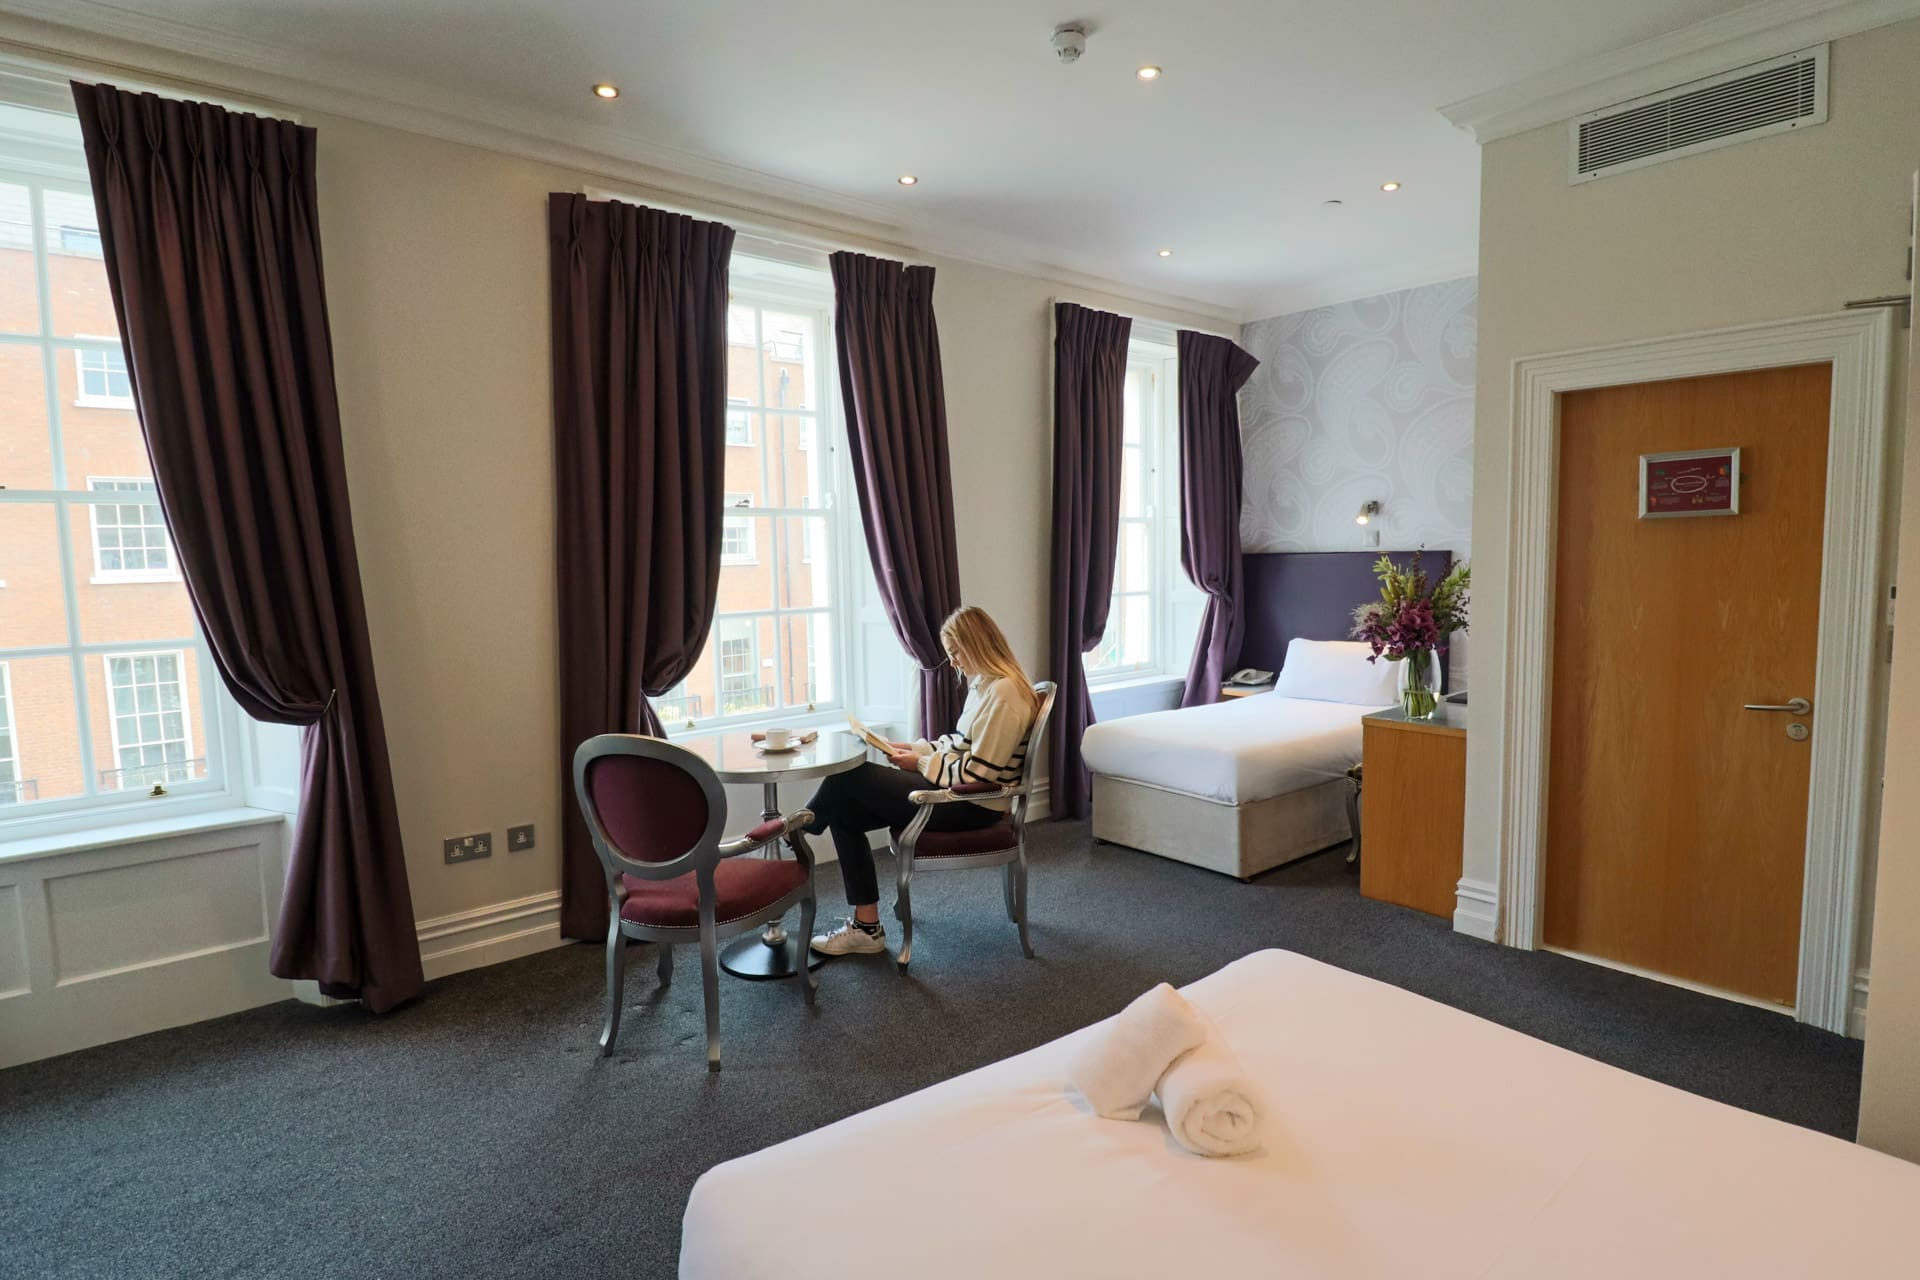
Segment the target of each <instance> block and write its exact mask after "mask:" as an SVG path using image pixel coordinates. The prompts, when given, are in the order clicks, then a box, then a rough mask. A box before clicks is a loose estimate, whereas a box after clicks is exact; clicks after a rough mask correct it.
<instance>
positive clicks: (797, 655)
mask: <svg viewBox="0 0 1920 1280" xmlns="http://www.w3.org/2000/svg"><path fill="white" fill-rule="evenodd" d="M782 625H783V627H784V628H785V630H784V631H783V632H782V637H783V639H784V640H785V644H783V645H782V646H781V662H782V664H783V665H784V667H785V670H784V671H783V672H782V673H781V680H782V690H781V692H782V694H783V695H784V697H785V700H786V705H787V706H789V707H800V708H805V707H809V706H825V705H827V704H828V703H832V702H835V701H837V700H838V699H839V696H840V694H839V690H838V686H837V684H836V683H835V680H834V669H833V620H832V618H831V617H829V616H828V615H827V614H824V613H813V614H802V615H800V616H797V617H789V618H785V619H782Z"/></svg>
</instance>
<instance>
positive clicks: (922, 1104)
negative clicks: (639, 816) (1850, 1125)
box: [680, 951, 1920, 1280]
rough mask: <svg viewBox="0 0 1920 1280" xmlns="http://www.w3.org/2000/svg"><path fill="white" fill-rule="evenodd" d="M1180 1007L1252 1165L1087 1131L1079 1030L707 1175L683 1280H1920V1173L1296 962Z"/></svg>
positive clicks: (686, 1247) (1226, 982) (1162, 1134)
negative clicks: (1254, 1136) (1218, 1058)
mask: <svg viewBox="0 0 1920 1280" xmlns="http://www.w3.org/2000/svg"><path fill="white" fill-rule="evenodd" d="M1186 994H1187V996H1188V998H1189V999H1191V1000H1192V1001H1193V1002H1194V1003H1195V1004H1196V1005H1198V1006H1199V1007H1200V1009H1201V1010H1202V1011H1204V1012H1205V1013H1206V1014H1208V1015H1209V1016H1210V1017H1211V1018H1212V1019H1213V1020H1214V1022H1215V1024H1216V1025H1217V1026H1218V1027H1219V1030H1220V1032H1221V1034H1222V1035H1223V1036H1224V1037H1225V1038H1226V1039H1227V1041H1228V1042H1229V1043H1230V1044H1231V1045H1232V1046H1233V1048H1234V1050H1235V1051H1236V1052H1237V1053H1238V1054H1239V1056H1240V1058H1241V1060H1242V1062H1243V1063H1244V1065H1245V1066H1246V1067H1247V1069H1248V1072H1249V1074H1250V1075H1252V1076H1253V1077H1254V1078H1255V1079H1256V1080H1257V1081H1258V1082H1259V1084H1260V1087H1261V1088H1262V1089H1263V1090H1264V1091H1265V1093H1266V1095H1267V1098H1268V1099H1269V1105H1268V1113H1267V1122H1266V1130H1267V1141H1266V1149H1265V1151H1264V1152H1263V1153H1260V1154H1257V1155H1253V1156H1248V1157H1243V1158H1241V1159H1237V1160H1204V1159H1201V1158H1199V1157H1197V1156H1193V1155H1189V1154H1187V1153H1186V1152H1185V1151H1183V1150H1181V1149H1180V1148H1178V1147H1176V1146H1174V1145H1173V1144H1172V1142H1171V1140H1170V1139H1169V1138H1168V1136H1167V1133H1166V1130H1165V1127H1164V1125H1163V1124H1162V1123H1160V1121H1159V1119H1158V1115H1157V1113H1156V1112H1154V1111H1153V1110H1151V1109H1150V1110H1149V1111H1148V1113H1147V1115H1146V1116H1145V1117H1143V1118H1142V1119H1141V1120H1140V1121H1133V1122H1127V1121H1113V1120H1098V1119H1096V1118H1094V1117H1093V1116H1092V1115H1091V1114H1090V1113H1089V1112H1088V1111H1087V1109H1086V1105H1085V1103H1084V1102H1082V1101H1080V1100H1079V1098H1078V1097H1077V1095H1074V1094H1073V1093H1071V1092H1070V1091H1069V1090H1068V1088H1067V1086H1066V1064H1067V1062H1068V1061H1070V1059H1071V1055H1072V1053H1073V1051H1074V1049H1075V1047H1076V1046H1077V1045H1078V1044H1079V1043H1080V1042H1081V1040H1082V1039H1083V1038H1084V1037H1086V1036H1088V1035H1090V1034H1092V1029H1091V1028H1089V1029H1087V1030H1082V1031H1079V1032H1076V1033H1074V1034H1072V1035H1069V1036H1067V1037H1065V1038H1063V1039H1060V1040H1056V1041H1054V1042H1053V1043H1051V1044H1047V1045H1043V1046H1041V1047H1040V1048H1038V1049H1034V1050H1032V1051H1030V1052H1028V1053H1023V1054H1021V1055H1019V1056H1017V1057H1014V1058H1009V1059H1007V1060H1005V1061H1003V1062H999V1063H995V1064H994V1065H992V1066H989V1067H985V1068H982V1069H981V1070H979V1071H974V1072H971V1073H969V1074H967V1075H963V1076H960V1077H958V1078H956V1079H953V1080H949V1081H947V1082H946V1083H944V1084H940V1085H936V1086H934V1087H933V1088H930V1089H926V1090H923V1091H922V1092H920V1093H916V1094H912V1095H909V1096H908V1097H905V1098H901V1099H898V1100H896V1101H894V1102H891V1103H888V1104H886V1105H884V1106H881V1107H876V1108H874V1109H873V1110H871V1111H867V1112H863V1113H861V1114H859V1115H856V1116H852V1117H850V1118H848V1119H846V1120H843V1121H840V1122H839V1123H837V1124H833V1125H829V1126H827V1127H826V1128H823V1129H820V1130H817V1131H815V1132H813V1133H809V1134H806V1135H803V1136H802V1137H799V1138H795V1139H793V1140H792V1141H789V1142H785V1143H781V1144H780V1145H778V1146H775V1147H770V1148H768V1149H767V1150H765V1151H761V1152H758V1153H756V1154H754V1155H750V1156H746V1157H744V1158H742V1159H738V1160H733V1161H729V1162H727V1163H725V1164H722V1165H719V1166H717V1167H715V1168H713V1169H711V1170H709V1171H708V1172H707V1174H706V1175H705V1176H704V1177H702V1178H701V1179H700V1181H699V1183H698V1184H697V1185H696V1186H695V1187H694V1189H693V1195H692V1198H691V1200H690V1201H689V1203H688V1205H687V1212H686V1218H685V1222H684V1233H683V1237H682V1246H681V1255H680V1275H681V1278H682V1280H792V1277H795V1276H810V1275H824V1274H828V1273H829V1272H832V1271H834V1270H836V1269H838V1268H839V1267H841V1266H842V1265H843V1264H842V1262H841V1261H840V1260H841V1259H843V1258H845V1257H847V1256H849V1255H850V1254H857V1255H858V1256H860V1257H863V1258H872V1259H875V1260H876V1265H878V1266H880V1267H881V1268H882V1269H884V1270H885V1271H887V1272H888V1273H890V1274H897V1275H902V1276H912V1277H914V1278H915V1280H946V1278H949V1277H951V1278H952V1280H978V1278H979V1277H982V1276H1006V1277H1024V1276H1035V1277H1062V1278H1066V1277H1089V1278H1091V1277H1102V1278H1105V1277H1114V1276H1170V1275H1225V1276H1239V1275H1244V1276H1260V1277H1303V1278H1304V1277H1405V1276H1433V1277H1456V1276H1457V1277H1472V1278H1473V1280H1505V1278H1509V1277H1511V1278H1513V1280H1519V1278H1520V1277H1527V1278H1528V1280H1532V1278H1535V1277H1540V1276H1554V1277H1560V1278H1566V1277H1576V1278H1577V1277H1595V1278H1596V1280H1597V1278H1598V1277H1610V1278H1611V1277H1621V1276H1632V1277H1636V1278H1637V1280H1641V1278H1646V1277H1676V1278H1678V1277H1685V1278H1686V1280H1696V1278H1698V1277H1705V1276H1712V1277H1719V1276H1739V1277H1741V1278H1742V1280H1771V1278H1774V1277H1779V1278H1781V1280H1786V1278H1787V1277H1793V1278H1794V1280H1801V1278H1803V1277H1807V1276H1847V1277H1850V1278H1862V1277H1900V1278H1901V1280H1909V1278H1910V1277H1911V1276H1912V1275H1913V1274H1914V1253H1913V1248H1912V1242H1911V1220H1912V1218H1913V1215H1914V1213H1915V1211H1916V1209H1920V1166H1917V1165H1911V1164H1907V1163H1905V1162H1903V1161H1900V1160H1896V1159H1894V1158H1892V1157H1890V1156H1885V1155H1881V1154H1879V1153H1876V1152H1873V1151H1869V1150H1866V1149H1865V1148H1862V1147H1857V1146H1854V1145H1852V1144H1850V1143H1846V1142H1842V1141H1840V1140H1838V1139H1835V1138H1830V1137H1826V1136H1824V1135H1821V1134H1816V1133H1813V1132H1811V1131H1809V1130H1806V1129H1800V1128H1796V1127H1794V1126H1792V1125H1788V1124H1784V1123H1782V1122H1780V1121H1777V1120H1770V1119H1767V1118H1765V1117H1762V1116H1756V1115H1753V1114H1751V1113H1748V1112H1744V1111H1739V1110H1736V1109H1734V1108H1732V1107H1728V1106H1725V1105H1723V1104H1721V1103H1717V1102H1710V1101H1708V1100H1706V1099H1704V1098H1699V1097H1696V1096H1694V1095H1692V1094H1688V1093H1684V1092H1682V1091H1680V1090H1678V1089H1674V1088H1671V1087H1669V1086H1666V1085H1662V1084H1657V1083H1655V1082H1653V1081H1650V1080H1646V1079H1643V1078H1641V1077H1638V1076H1634V1075H1630V1074H1628V1073H1627V1072H1624V1071H1621V1070H1618V1069H1617V1068H1614V1067H1609V1066H1605V1065H1603V1064H1601V1063H1598V1062H1595V1061H1593V1060H1591V1059H1588V1058H1583V1057H1580V1056H1579V1055H1577V1054H1574V1053H1570V1052H1568V1051H1566V1050H1564V1049H1559V1048H1555V1047H1554V1046H1552V1045H1548V1044H1544V1043H1542V1042H1541V1041H1538V1040H1534V1039H1531V1038H1529V1037H1527V1036H1524V1035H1521V1034H1519V1033H1518V1032H1514V1031H1509V1030H1507V1029H1505V1028H1503V1027H1499V1026H1496V1025H1495V1024H1493V1023H1490V1022H1486V1021H1483V1020H1481V1019H1479V1018H1476V1017H1473V1016H1472V1015H1470V1014H1466V1013H1462V1012H1460V1011H1459V1010H1456V1009H1452V1008H1449V1007H1447V1006H1445V1005H1441V1004H1437V1003H1435V1002H1433V1001H1430V1000H1427V999H1424V998H1422V997H1420V996H1416V995H1413V994H1411V993H1408V992H1405V991H1401V990H1399V989H1397V988H1395V987H1390V986H1387V985H1386V984H1384V983H1380V982H1375V981H1373V980H1371V979H1368V978H1362V977H1359V976H1357V975H1355V974H1350V973H1347V972H1344V971H1342V970H1339V969H1335V968H1332V967H1330V966H1327V965H1324V964H1320V963H1319V962H1317V961H1313V960H1309V959H1307V958H1305V957H1303V956H1299V955H1295V954H1292V953H1290V952H1283V951H1262V952H1258V953H1256V954H1254V955H1251V956H1248V957H1246V958H1244V959H1242V960H1238V961H1235V962H1234V963H1233V964H1231V965H1228V966H1227V967H1226V968H1225V969H1222V970H1221V971H1220V972H1218V973H1215V974H1213V975H1211V976H1209V977H1207V978H1203V979H1202V980H1200V981H1199V982H1196V983H1194V984H1193V985H1192V986H1190V987H1188V988H1187V989H1186Z"/></svg>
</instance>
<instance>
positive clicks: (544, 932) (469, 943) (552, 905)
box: [418, 889, 566, 981]
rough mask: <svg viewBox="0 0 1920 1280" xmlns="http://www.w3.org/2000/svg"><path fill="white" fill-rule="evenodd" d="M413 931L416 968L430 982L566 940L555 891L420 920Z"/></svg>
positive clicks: (558, 893)
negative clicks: (416, 938) (417, 946)
mask: <svg viewBox="0 0 1920 1280" xmlns="http://www.w3.org/2000/svg"><path fill="white" fill-rule="evenodd" d="M418 930H419V937H420V967H421V969H422V970H423V971H424V972H425V973H426V976H427V978H428V980H429V981H431V980H432V979H434V978H444V977H446V976H447V975H449V974H454V973H463V972H465V971H466V970H468V969H480V968H484V967H485V966H487V965H490V964H500V963H503V962H504V961H507V960H518V959H519V958H520V957H522V956H530V955H533V954H534V953H536V952H540V951H546V950H549V949H551V948H553V947H558V946H563V945H564V944H565V943H566V939H565V938H563V937H561V936H560V891H559V890H558V889H550V890H548V891H547V892H545V893H536V894H533V895H531V896H529V897H525V898H515V899H513V900H512V901H511V902H499V903H495V904H493V905H492V906H486V907H476V908H475V909H473V910H471V911H457V912H455V913H453V914H452V915H445V916H436V917H434V918H433V919H431V920H422V921H420V923H419V925H418Z"/></svg>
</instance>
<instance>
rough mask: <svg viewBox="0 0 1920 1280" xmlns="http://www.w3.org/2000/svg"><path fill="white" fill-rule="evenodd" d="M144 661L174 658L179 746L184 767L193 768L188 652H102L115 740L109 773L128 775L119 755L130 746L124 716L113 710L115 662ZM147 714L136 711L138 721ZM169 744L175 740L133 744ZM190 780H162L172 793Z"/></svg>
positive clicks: (110, 732)
mask: <svg viewBox="0 0 1920 1280" xmlns="http://www.w3.org/2000/svg"><path fill="white" fill-rule="evenodd" d="M141 658H154V659H160V658H172V659H173V661H174V671H175V673H176V677H177V679H176V683H177V684H178V686H179V689H180V745H181V748H182V755H181V757H180V763H181V764H183V765H187V766H191V764H192V763H193V761H194V759H195V757H194V754H193V701H192V698H191V695H190V694H189V693H188V691H187V651H186V650H185V649H123V650H119V651H117V652H113V653H103V654H101V655H100V678H101V688H103V689H105V690H106V694H107V732H108V736H109V738H110V739H111V740H112V743H113V762H114V767H113V768H112V769H110V770H108V772H110V773H121V772H125V770H126V768H127V766H126V765H125V764H124V763H122V762H121V759H120V753H121V752H122V751H124V750H125V749H126V748H127V747H128V745H129V744H128V743H127V741H126V739H125V738H124V737H122V736H121V733H120V721H121V719H122V717H121V715H120V713H119V712H118V711H116V710H114V706H113V693H114V689H115V685H114V683H113V664H114V663H116V662H136V661H138V660H139V659H141ZM131 687H133V688H136V689H137V688H138V687H139V686H138V685H134V686H131ZM144 714H146V713H144V712H142V711H141V710H140V708H139V707H138V706H136V707H135V708H134V709H133V716H134V718H135V719H136V720H137V719H139V717H140V716H142V715H144ZM155 714H157V715H165V714H166V711H165V709H164V708H163V709H161V710H160V711H157V712H156V713H155ZM170 741H172V739H170V738H162V739H160V740H159V741H158V742H156V743H148V742H136V743H133V744H131V745H132V746H133V747H134V748H136V749H140V748H144V747H148V746H159V747H163V748H164V747H165V745H166V744H167V743H168V742H170ZM167 763H168V762H167V761H162V762H161V767H164V766H165V765H166V764H167ZM138 767H139V768H147V767H149V766H147V765H144V764H143V765H140V766H138ZM191 781H193V779H192V778H191V777H188V778H186V779H183V780H182V781H181V782H169V781H166V780H165V779H162V782H163V783H164V785H165V786H166V788H167V790H168V791H169V792H170V791H172V789H173V788H174V787H176V786H180V785H183V784H184V783H185V782H191ZM146 786H147V784H146V783H144V782H143V783H141V784H140V786H138V787H134V788H131V789H132V790H135V791H138V790H141V789H142V788H144V787H146ZM117 789H118V790H121V791H125V790H128V789H129V788H126V787H121V788H117Z"/></svg>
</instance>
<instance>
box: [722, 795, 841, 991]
mask: <svg viewBox="0 0 1920 1280" xmlns="http://www.w3.org/2000/svg"><path fill="white" fill-rule="evenodd" d="M760 803H761V806H762V807H761V810H760V820H761V821H762V822H765V821H769V820H771V819H774V818H778V817H779V816H780V784H779V783H777V782H768V783H765V784H764V788H763V790H762V792H761V801H760ZM762 856H763V857H768V858H777V857H779V856H780V847H779V846H778V845H777V844H770V845H768V846H767V848H766V851H765V852H764V853H763V854H762ZM810 941H811V939H808V938H791V937H788V936H787V931H786V929H784V928H783V927H781V924H780V922H779V921H778V920H776V921H774V922H773V923H772V924H770V925H768V926H767V927H766V928H764V929H762V930H761V931H760V932H759V933H758V934H749V935H748V936H747V937H744V938H740V939H737V940H736V941H733V942H730V943H728V944H727V945H726V946H725V947H722V948H721V949H720V967H721V968H722V969H725V970H726V971H727V972H728V973H730V974H732V975H733V976H734V977H736V978H748V979H752V980H754V981H759V980H762V979H766V978H791V977H793V976H794V975H795V974H797V973H799V972H800V963H799V957H800V956H801V955H805V956H806V960H807V968H809V969H818V968H819V967H820V966H821V965H822V964H823V963H825V961H826V957H825V956H821V955H816V954H815V953H814V952H813V950H812V948H810V947H809V946H808V945H807V944H808V942H810Z"/></svg>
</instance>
